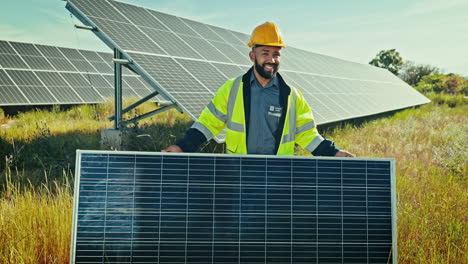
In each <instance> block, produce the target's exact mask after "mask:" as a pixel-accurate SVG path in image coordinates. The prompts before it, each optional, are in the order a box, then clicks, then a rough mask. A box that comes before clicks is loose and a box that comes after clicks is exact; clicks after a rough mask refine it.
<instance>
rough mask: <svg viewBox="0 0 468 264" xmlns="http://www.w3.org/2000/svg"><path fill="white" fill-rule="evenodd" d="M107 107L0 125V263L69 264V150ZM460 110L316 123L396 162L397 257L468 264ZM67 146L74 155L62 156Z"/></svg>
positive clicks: (170, 135)
mask: <svg viewBox="0 0 468 264" xmlns="http://www.w3.org/2000/svg"><path fill="white" fill-rule="evenodd" d="M151 107H153V106H151ZM109 109H112V107H111V106H109V105H107V106H105V105H104V106H82V107H78V108H76V109H75V108H73V109H70V110H67V111H60V110H59V109H56V110H52V111H42V112H41V111H37V112H33V113H23V114H21V115H19V116H17V117H15V119H16V120H17V123H18V126H21V127H22V129H19V128H18V129H17V130H14V129H10V130H6V131H1V132H0V155H1V157H2V159H3V157H4V156H6V159H5V161H6V162H5V163H4V164H3V170H2V172H1V174H0V180H1V181H0V182H3V185H2V186H3V187H2V191H1V194H0V263H67V262H68V256H69V240H70V231H71V230H70V229H71V215H72V212H71V210H72V209H71V203H72V190H71V184H70V181H71V177H72V176H71V171H72V167H71V166H72V165H73V164H74V149H75V148H81V149H85V148H90V149H99V143H98V141H99V132H98V130H100V129H102V128H105V127H110V126H111V123H109V122H107V121H106V120H105V118H106V117H107V116H108V115H110V114H109V113H110V112H112V111H111V110H109ZM467 112H468V106H467V105H466V103H462V104H457V105H456V106H455V107H449V106H447V105H446V104H441V105H438V104H429V105H426V106H423V107H420V108H415V109H407V110H404V111H401V112H398V113H396V114H395V115H393V116H390V117H386V118H382V119H377V120H373V121H369V122H367V123H362V124H360V125H358V126H353V125H347V126H344V127H342V128H335V129H331V130H327V131H322V132H323V134H325V135H326V136H327V137H329V138H331V139H333V140H335V141H336V142H337V145H339V146H340V147H341V148H343V149H347V150H349V151H351V152H354V153H356V154H357V155H358V156H361V157H389V158H395V159H396V160H397V195H398V204H397V214H398V244H399V245H398V246H399V247H398V251H399V255H398V257H399V263H454V264H455V263H456V264H458V263H468V259H467V256H466V252H468V242H467V241H468V240H467V238H466V234H467V233H468V221H467V220H468V218H467V213H466V212H468V210H467V209H468V208H467V205H468V192H467V190H468V188H467V187H468V186H467V185H468V184H467V183H468V182H467V168H468V164H467V161H468V157H467V151H466V149H467V144H468V140H467V139H468V138H467V135H468V133H467V132H468V116H467V115H466V113H467ZM133 114H135V113H133ZM29 115H31V117H29ZM7 118H8V117H7ZM23 118H24V119H23ZM96 120H97V121H96ZM39 121H43V123H40V122H39ZM58 121H60V122H58ZM188 121H189V120H188V118H187V117H185V116H183V115H180V114H179V113H177V112H175V111H171V112H166V113H164V114H163V115H158V116H156V117H154V118H152V119H148V120H147V121H145V123H142V124H140V125H139V126H135V127H132V128H131V129H129V130H128V131H127V132H126V136H127V137H128V139H131V140H128V141H127V143H126V144H127V145H126V148H127V149H131V150H149V151H154V150H160V149H161V148H162V147H164V146H167V145H169V144H172V143H173V142H174V141H175V139H176V138H177V137H180V136H181V135H182V134H183V132H184V131H185V129H186V128H187V126H188V124H189V123H188ZM38 122H39V124H44V126H43V127H42V129H41V126H40V125H39V126H38V125H37V123H38ZM67 122H68V124H64V123H67ZM81 122H83V123H84V124H81ZM91 125H93V127H92V128H89V126H91ZM13 143H14V144H13ZM204 151H216V152H222V146H220V145H216V144H213V143H211V144H209V145H208V146H207V147H206V148H205V150H204ZM68 152H70V153H73V154H68V155H70V157H64V155H67V153H68ZM30 158H32V159H35V161H30V160H28V159H30ZM52 168H55V169H52ZM57 171H58V172H57ZM52 172H54V173H55V176H53V177H52V176H51V173H52Z"/></svg>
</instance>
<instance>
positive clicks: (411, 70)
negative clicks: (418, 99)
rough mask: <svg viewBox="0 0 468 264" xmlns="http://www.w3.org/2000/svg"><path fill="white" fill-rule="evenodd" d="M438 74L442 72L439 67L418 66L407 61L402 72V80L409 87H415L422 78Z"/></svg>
mask: <svg viewBox="0 0 468 264" xmlns="http://www.w3.org/2000/svg"><path fill="white" fill-rule="evenodd" d="M438 72H440V71H439V69H438V68H437V67H434V66H431V65H423V64H418V65H416V63H414V62H412V61H407V62H405V63H403V67H402V68H401V71H400V78H401V79H402V80H403V81H405V82H406V83H408V84H409V85H411V86H415V85H417V84H418V83H419V82H420V81H421V78H422V77H424V76H427V75H431V74H433V73H438Z"/></svg>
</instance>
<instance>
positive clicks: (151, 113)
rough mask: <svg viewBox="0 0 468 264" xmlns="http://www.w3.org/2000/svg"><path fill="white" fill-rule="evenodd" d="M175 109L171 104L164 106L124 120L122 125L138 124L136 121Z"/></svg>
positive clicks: (174, 105)
mask: <svg viewBox="0 0 468 264" xmlns="http://www.w3.org/2000/svg"><path fill="white" fill-rule="evenodd" d="M175 107H177V105H176V104H171V105H168V106H164V107H162V108H159V109H156V110H153V111H150V112H148V113H146V114H142V115H139V116H137V117H135V118H132V119H130V120H126V121H124V122H123V124H125V125H127V124H130V123H136V122H138V121H140V120H142V119H145V118H148V117H150V116H153V115H156V114H159V113H162V112H165V111H167V110H169V109H172V108H175Z"/></svg>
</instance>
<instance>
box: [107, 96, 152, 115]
mask: <svg viewBox="0 0 468 264" xmlns="http://www.w3.org/2000/svg"><path fill="white" fill-rule="evenodd" d="M158 94H159V93H158V92H153V93H151V94H148V95H147V96H145V97H143V98H141V99H140V100H138V101H137V102H135V103H133V104H132V105H130V106H128V107H127V108H125V109H123V110H122V115H123V114H125V113H127V112H128V111H130V110H132V109H133V108H136V107H138V106H139V105H141V104H143V103H144V102H146V101H148V100H149V99H151V98H153V97H155V96H156V95H158ZM114 119H115V115H113V116H111V117H109V120H114Z"/></svg>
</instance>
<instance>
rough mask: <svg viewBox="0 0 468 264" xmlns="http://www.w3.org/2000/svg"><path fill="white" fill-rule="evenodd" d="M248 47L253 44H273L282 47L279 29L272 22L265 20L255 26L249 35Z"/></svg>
mask: <svg viewBox="0 0 468 264" xmlns="http://www.w3.org/2000/svg"><path fill="white" fill-rule="evenodd" d="M247 45H248V46H249V47H252V46H253V45H264V46H275V47H281V48H284V47H286V45H284V42H283V36H282V34H281V31H280V29H279V28H278V27H277V26H276V25H275V23H273V22H265V23H264V24H261V25H260V26H258V27H256V28H255V29H254V30H253V31H252V35H251V36H250V42H249V43H248V44H247Z"/></svg>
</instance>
